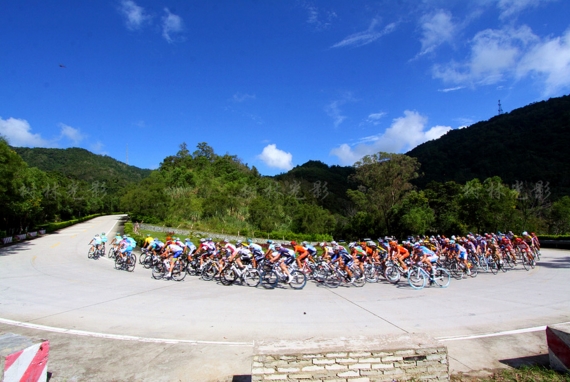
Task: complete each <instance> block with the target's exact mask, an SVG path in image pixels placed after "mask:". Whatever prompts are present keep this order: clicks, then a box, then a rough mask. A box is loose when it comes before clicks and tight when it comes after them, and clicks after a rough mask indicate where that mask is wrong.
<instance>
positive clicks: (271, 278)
mask: <svg viewBox="0 0 570 382" xmlns="http://www.w3.org/2000/svg"><path fill="white" fill-rule="evenodd" d="M263 267H264V270H263V271H262V272H261V276H260V277H261V285H262V286H263V287H264V288H266V289H274V288H275V287H277V284H279V283H280V282H281V283H285V284H289V286H291V288H293V289H303V288H304V287H305V285H306V284H307V275H305V274H304V273H303V272H301V271H299V270H297V269H293V270H291V269H289V273H290V274H291V281H290V282H288V281H287V279H288V277H287V275H286V274H285V273H284V272H283V270H282V269H281V267H280V266H279V263H275V264H271V265H268V264H264V265H263Z"/></svg>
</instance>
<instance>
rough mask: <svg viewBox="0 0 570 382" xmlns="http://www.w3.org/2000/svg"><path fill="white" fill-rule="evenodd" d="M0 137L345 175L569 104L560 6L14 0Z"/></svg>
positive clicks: (568, 11)
mask: <svg viewBox="0 0 570 382" xmlns="http://www.w3.org/2000/svg"><path fill="white" fill-rule="evenodd" d="M1 8H2V15H3V18H2V23H0V134H1V135H3V136H5V137H7V138H8V140H9V142H10V143H11V144H12V145H14V146H29V147H58V148H66V147H74V146H78V147H84V148H86V149H88V150H91V151H93V152H96V153H100V154H106V155H109V156H111V157H114V158H116V159H118V160H121V161H125V160H126V151H127V146H128V161H129V164H132V165H136V166H139V167H143V168H156V167H157V166H158V165H159V163H160V162H161V161H162V159H164V157H166V156H167V155H172V154H175V153H176V151H177V150H178V146H179V144H180V143H182V142H186V143H187V144H188V146H189V147H195V146H196V144H197V143H198V142H207V143H208V144H209V145H211V146H212V147H213V148H214V150H215V151H216V153H218V154H224V153H229V154H232V155H233V154H235V155H238V156H239V157H240V158H241V159H242V160H243V161H244V162H246V163H248V164H249V165H250V166H252V165H254V166H256V167H257V168H258V169H259V171H260V172H261V173H262V174H266V175H273V174H276V173H280V172H283V171H287V170H288V169H290V168H292V167H293V166H296V165H301V164H303V163H305V162H306V161H308V160H310V159H314V160H321V161H323V162H325V163H328V164H331V165H332V164H341V165H351V164H353V163H354V162H355V161H357V160H359V159H360V158H362V156H364V155H367V154H372V153H375V152H378V151H388V152H407V151H408V150H410V149H411V148H413V147H415V146H417V145H418V144H420V143H422V142H425V141H427V140H431V139H436V138H438V137H439V136H441V135H442V134H445V133H446V132H447V131H448V130H450V129H456V128H461V127H464V126H468V125H470V124H473V123H475V122H478V121H482V120H487V119H489V118H491V117H493V116H494V115H496V114H497V109H498V101H499V100H501V103H502V107H503V110H504V111H506V112H508V111H510V110H512V109H515V108H519V107H522V106H525V105H527V104H529V103H531V102H536V101H540V100H544V99H548V98H550V97H557V96H561V95H565V94H568V93H569V92H570V19H569V18H568V15H570V1H567V0H423V1H420V0H400V1H397V2H396V1H392V0H378V1H365V0H363V1H350V2H349V1H341V0H326V1H325V0H322V1H309V0H282V1H279V0H275V1H259V0H255V1H254V0H249V1H245V0H244V1H236V0H226V1H224V0H220V1H206V0H193V1H182V0H162V1H160V2H158V1H151V0H101V1H90V2H70V1H69V0H67V1H63V0H52V1H49V2H48V1H41V2H38V1H30V0H18V1H11V2H5V3H4V4H3V5H2V7H1Z"/></svg>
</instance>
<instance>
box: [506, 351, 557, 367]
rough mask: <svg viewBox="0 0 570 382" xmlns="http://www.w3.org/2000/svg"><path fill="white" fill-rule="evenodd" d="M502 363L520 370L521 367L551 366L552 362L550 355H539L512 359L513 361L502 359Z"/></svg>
mask: <svg viewBox="0 0 570 382" xmlns="http://www.w3.org/2000/svg"><path fill="white" fill-rule="evenodd" d="M499 362H500V363H502V364H505V365H508V366H510V367H514V368H519V367H521V366H535V365H537V366H545V367H549V366H550V361H549V359H548V354H539V355H533V356H529V357H520V358H511V359H501V360H499Z"/></svg>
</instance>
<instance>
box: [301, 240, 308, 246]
mask: <svg viewBox="0 0 570 382" xmlns="http://www.w3.org/2000/svg"><path fill="white" fill-rule="evenodd" d="M301 245H302V246H303V247H306V246H307V245H309V242H307V241H304V242H302V243H301Z"/></svg>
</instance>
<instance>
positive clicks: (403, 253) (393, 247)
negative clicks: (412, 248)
mask: <svg viewBox="0 0 570 382" xmlns="http://www.w3.org/2000/svg"><path fill="white" fill-rule="evenodd" d="M388 245H389V246H390V250H389V252H388V256H390V258H391V259H392V260H398V263H400V266H401V267H402V269H403V270H404V272H406V273H408V272H409V271H410V270H409V269H408V266H407V265H406V262H405V261H404V260H405V259H407V258H408V257H410V252H409V251H408V250H407V249H406V248H404V247H403V246H401V245H398V242H397V241H395V240H392V241H390V242H389V243H388Z"/></svg>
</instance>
